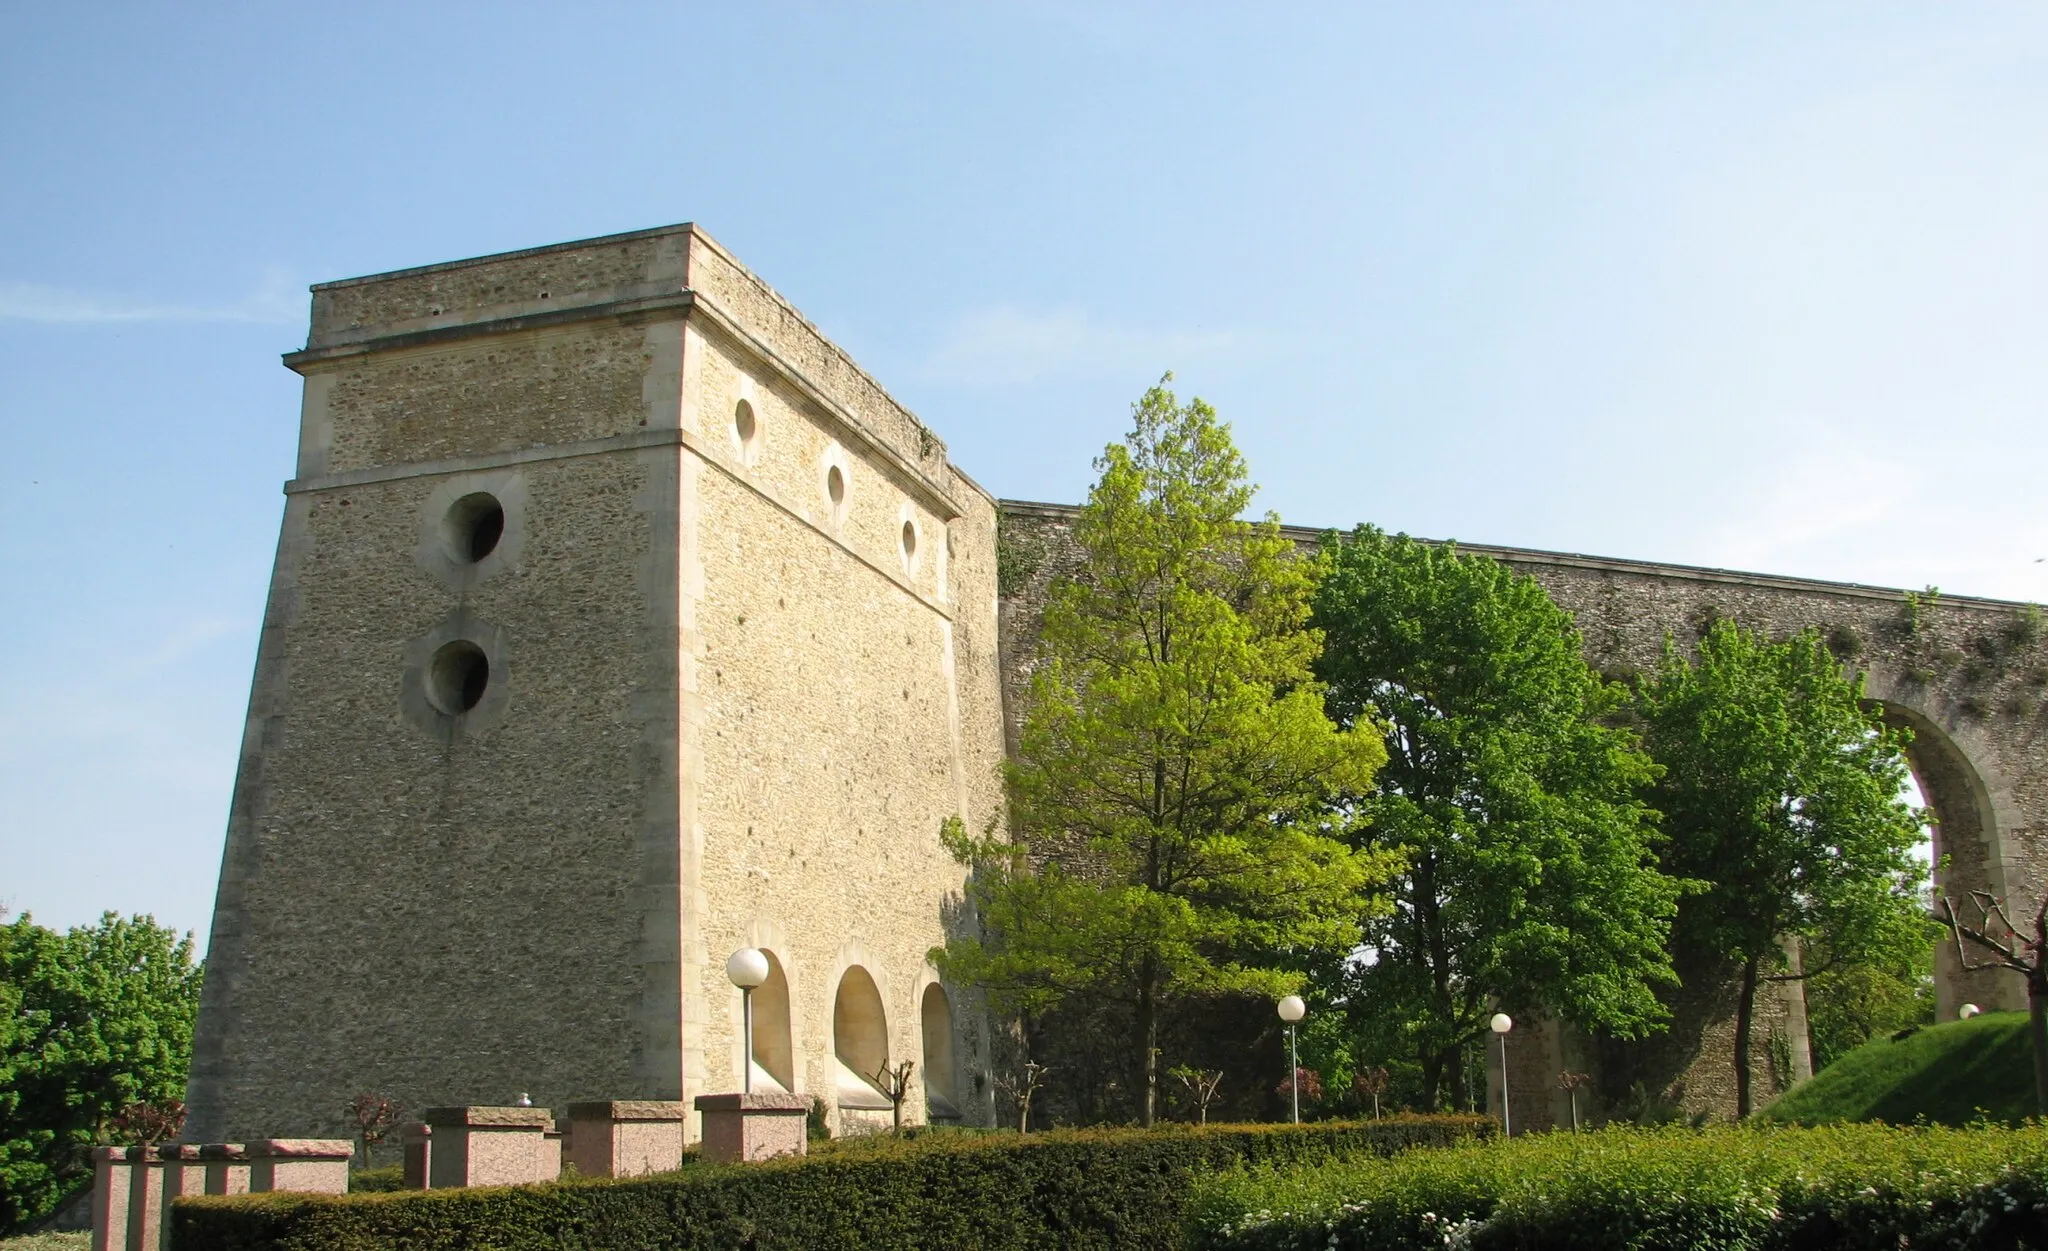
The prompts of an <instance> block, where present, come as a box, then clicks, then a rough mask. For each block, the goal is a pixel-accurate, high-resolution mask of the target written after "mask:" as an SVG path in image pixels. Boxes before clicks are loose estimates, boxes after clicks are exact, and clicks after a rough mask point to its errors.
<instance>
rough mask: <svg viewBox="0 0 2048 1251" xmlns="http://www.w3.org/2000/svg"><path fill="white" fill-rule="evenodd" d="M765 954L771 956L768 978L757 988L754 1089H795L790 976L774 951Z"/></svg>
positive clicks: (752, 1061) (755, 997)
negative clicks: (790, 1017) (791, 1034)
mask: <svg viewBox="0 0 2048 1251" xmlns="http://www.w3.org/2000/svg"><path fill="white" fill-rule="evenodd" d="M761 954H762V955H764V956H767V957H768V980H767V981H765V982H762V983H761V984H760V985H759V986H757V987H755V988H754V1054H753V1056H752V1058H751V1063H752V1064H753V1066H754V1071H753V1079H754V1089H755V1090H781V1091H791V1090H795V1089H796V1062H795V1054H794V1052H793V1051H792V1049H791V1047H790V1041H789V979H788V978H787V977H785V976H783V972H782V961H780V960H777V959H776V958H775V953H774V952H772V951H765V950H764V951H763V952H762V953H761Z"/></svg>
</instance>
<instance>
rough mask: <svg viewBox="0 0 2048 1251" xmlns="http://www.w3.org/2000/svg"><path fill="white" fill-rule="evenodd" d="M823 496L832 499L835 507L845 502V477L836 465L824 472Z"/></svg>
mask: <svg viewBox="0 0 2048 1251" xmlns="http://www.w3.org/2000/svg"><path fill="white" fill-rule="evenodd" d="M825 494H826V495H829V496H831V497H832V503H833V505H834V506H835V507H836V506H837V505H840V504H844V503H845V502H846V475H845V474H843V473H841V472H839V466H837V465H834V466H832V467H831V468H830V469H827V470H826V471H825Z"/></svg>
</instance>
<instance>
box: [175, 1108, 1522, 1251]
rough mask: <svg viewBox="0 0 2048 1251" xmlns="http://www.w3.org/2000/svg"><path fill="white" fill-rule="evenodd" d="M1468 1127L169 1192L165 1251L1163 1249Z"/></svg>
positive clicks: (978, 1142)
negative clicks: (1222, 1196) (1365, 1159)
mask: <svg viewBox="0 0 2048 1251" xmlns="http://www.w3.org/2000/svg"><path fill="white" fill-rule="evenodd" d="M1491 1125H1492V1122H1490V1121H1487V1120H1485V1119H1483V1118H1478V1117H1399V1118H1392V1119H1389V1120H1385V1121H1372V1122H1365V1123H1361V1124H1334V1123H1324V1124H1311V1125H1301V1126H1289V1125H1270V1126H1269V1125H1257V1126H1242V1125H1238V1126H1209V1127H1206V1128H1199V1129H1198V1128H1194V1127H1190V1126H1180V1127H1172V1128H1165V1129H1157V1130H1075V1131H1056V1132H1053V1133H1046V1134H1032V1135H1029V1136H1019V1135H1015V1134H988V1135H951V1134H944V1135H940V1134H934V1135H925V1136H920V1137H918V1138H915V1139H892V1138H874V1139H867V1140H862V1141H859V1142H852V1143H845V1144H839V1143H835V1144H833V1145H832V1147H831V1148H830V1149H828V1150H826V1151H823V1152H821V1153H819V1154H817V1155H814V1156H812V1157H810V1158H808V1159H802V1160H773V1161H769V1162H766V1163H762V1164H752V1165H744V1166H733V1165H711V1164H696V1165H693V1166H691V1167H690V1168H687V1169H685V1170H683V1171H681V1172H677V1173H665V1174H658V1175H655V1176H651V1177H636V1178H627V1179H622V1180H607V1179H595V1180H568V1181H560V1182H551V1183H546V1184H541V1185H533V1186H498V1187H480V1188H477V1189H471V1190H431V1191H424V1192H422V1191H409V1192H403V1193H399V1194H360V1195H357V1194H351V1195H334V1196H328V1195H295V1194H273V1195H259V1196H238V1197H234V1198H213V1197H210V1198H194V1199H180V1200H178V1201H177V1202H176V1203H175V1204H174V1205H172V1208H171V1218H170V1229H171V1246H172V1247H173V1248H174V1249H176V1251H202V1249H203V1251H457V1249H476V1251H481V1249H482V1248H493V1249H494V1251H521V1249H523V1248H535V1249H538V1248H547V1249H548V1251H560V1249H562V1248H579V1249H587V1251H643V1249H644V1251H654V1249H655V1248H664V1249H672V1248H687V1249H694V1248H713V1247H717V1248H725V1247H735V1248H736V1247H751V1248H759V1249H761V1251H768V1249H770V1248H799V1247H834V1248H848V1249H851V1251H858V1249H860V1248H884V1247H888V1248H911V1247H929V1248H933V1249H934V1251H938V1249H940V1248H948V1249H950V1248H959V1247H980V1248H988V1249H990V1251H1009V1249H1011V1248H1017V1249H1023V1248H1069V1247H1090V1248H1093V1247H1100V1248H1123V1247H1132V1248H1137V1247H1177V1246H1179V1245H1180V1241H1181V1229H1182V1225H1183V1222H1184V1219H1185V1211H1184V1205H1185V1203H1186V1198H1187V1194H1188V1187H1189V1183H1190V1181H1191V1179H1192V1176H1193V1175H1194V1174H1195V1173H1197V1172H1202V1171H1210V1170H1215V1169H1219V1168H1231V1167H1236V1166H1240V1165H1245V1164H1264V1165H1269V1166H1283V1165H1301V1164H1309V1163H1315V1162H1320V1161H1328V1160H1333V1159H1343V1158H1348V1157H1352V1156H1356V1155H1360V1154H1374V1155H1384V1154H1390V1153H1393V1152H1396V1151H1400V1150H1402V1149H1404V1148H1408V1147H1413V1146H1447V1145H1450V1144H1452V1143H1454V1142H1457V1141H1460V1140H1463V1139H1469V1138H1472V1137H1476V1136H1483V1135H1485V1134H1487V1133H1490V1132H1491Z"/></svg>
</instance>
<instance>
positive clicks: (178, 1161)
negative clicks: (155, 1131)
mask: <svg viewBox="0 0 2048 1251" xmlns="http://www.w3.org/2000/svg"><path fill="white" fill-rule="evenodd" d="M157 1151H158V1153H159V1154H160V1155H162V1156H163V1160H164V1204H165V1205H166V1206H169V1204H170V1202H171V1200H173V1199H182V1198H184V1197H185V1196H186V1195H203V1194H205V1193H206V1165H205V1164H204V1163H203V1162H202V1161H201V1160H200V1158H199V1148H198V1147H197V1146H194V1145H192V1144H191V1143H166V1144H165V1145H164V1146H161V1147H158V1148H157Z"/></svg>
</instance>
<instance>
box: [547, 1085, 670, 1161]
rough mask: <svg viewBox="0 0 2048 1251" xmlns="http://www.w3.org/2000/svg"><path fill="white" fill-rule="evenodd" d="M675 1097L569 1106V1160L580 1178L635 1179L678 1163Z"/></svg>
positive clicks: (605, 1101)
mask: <svg viewBox="0 0 2048 1251" xmlns="http://www.w3.org/2000/svg"><path fill="white" fill-rule="evenodd" d="M683 1112H684V1108H683V1104H682V1102H681V1101H680V1100H675V1101H670V1100H656V1099H610V1100H603V1101H598V1102H592V1103H572V1104H570V1105H569V1162H570V1163H571V1164H574V1165H575V1166H576V1171H577V1172H579V1173H581V1174H582V1175H583V1176H585V1177H638V1176H639V1175H641V1174H642V1173H666V1172H668V1171H669V1170H671V1169H678V1168H681V1167H682V1166H683Z"/></svg>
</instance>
